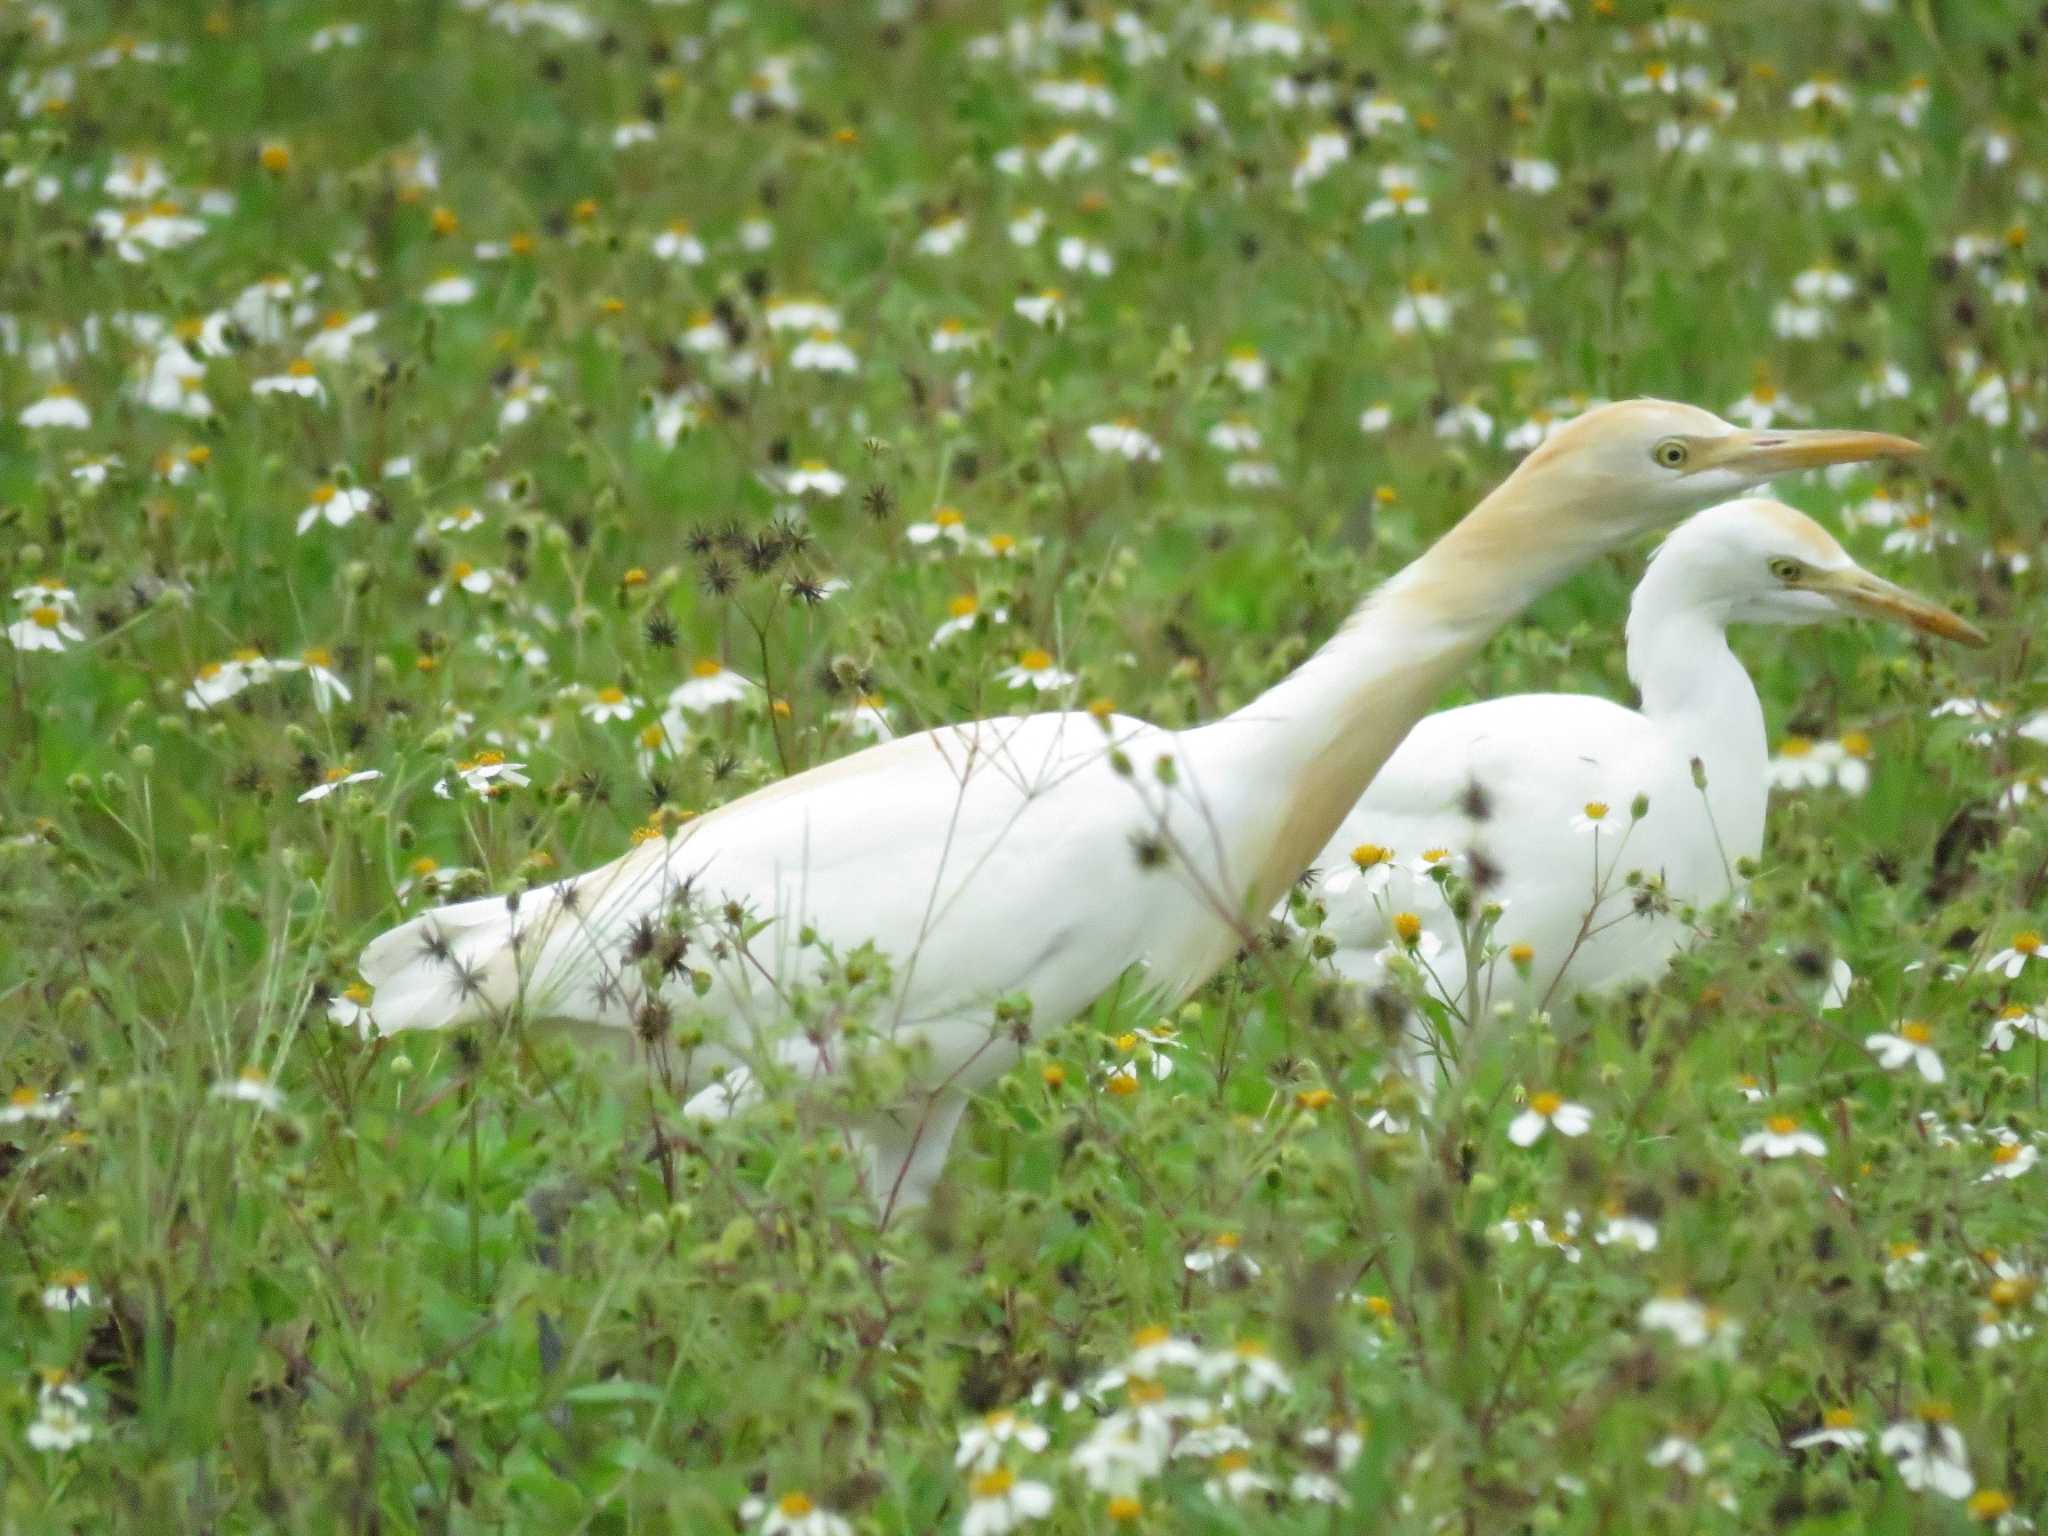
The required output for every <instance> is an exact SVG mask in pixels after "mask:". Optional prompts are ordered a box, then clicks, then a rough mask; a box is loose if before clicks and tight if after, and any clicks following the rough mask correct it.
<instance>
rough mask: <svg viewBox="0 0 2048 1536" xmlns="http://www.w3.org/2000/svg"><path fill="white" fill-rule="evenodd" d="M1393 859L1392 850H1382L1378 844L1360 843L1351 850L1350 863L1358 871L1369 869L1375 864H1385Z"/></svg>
mask: <svg viewBox="0 0 2048 1536" xmlns="http://www.w3.org/2000/svg"><path fill="white" fill-rule="evenodd" d="M1393 857H1394V850H1393V849H1391V848H1382V847H1381V846H1380V845H1379V844H1378V843H1360V844H1359V845H1358V846H1357V847H1356V848H1354V849H1352V850H1351V862H1352V863H1354V864H1356V865H1357V866H1358V867H1359V868H1360V869H1371V868H1372V867H1373V865H1375V864H1385V863H1387V862H1388V861H1389V860H1390V859H1392V858H1393Z"/></svg>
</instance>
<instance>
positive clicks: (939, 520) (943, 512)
mask: <svg viewBox="0 0 2048 1536" xmlns="http://www.w3.org/2000/svg"><path fill="white" fill-rule="evenodd" d="M932 521H933V522H934V523H936V524H937V525H938V526H939V527H941V528H958V527H960V526H962V525H963V524H964V523H965V522H966V521H967V519H966V518H964V517H962V516H961V515H960V509H959V508H958V507H941V508H939V510H938V511H936V512H934V513H933V514H932Z"/></svg>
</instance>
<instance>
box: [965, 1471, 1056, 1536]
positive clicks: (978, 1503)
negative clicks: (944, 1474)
mask: <svg viewBox="0 0 2048 1536" xmlns="http://www.w3.org/2000/svg"><path fill="white" fill-rule="evenodd" d="M967 1500H968V1502H967V1513H966V1514H965V1515H964V1516H963V1517H962V1518H961V1521H960V1536H1006V1533H1007V1532H1010V1531H1014V1530H1016V1529H1017V1527H1019V1526H1020V1525H1023V1524H1024V1523H1025V1522H1026V1521H1030V1520H1042V1519H1044V1518H1045V1517H1046V1516H1047V1515H1049V1514H1051V1513H1052V1506H1053V1496H1052V1489H1051V1487H1050V1486H1048V1485H1047V1484H1045V1483H1040V1482H1034V1481H1032V1480H1031V1479H1029V1478H1019V1477H1018V1476H1017V1474H1016V1473H1014V1472H1012V1471H1011V1470H1010V1469H1009V1468H1008V1467H992V1468H990V1469H989V1470H988V1471H986V1472H982V1473H980V1474H978V1475H977V1476H975V1477H974V1478H973V1479H972V1480H971V1481H970V1482H969V1483H968V1485H967Z"/></svg>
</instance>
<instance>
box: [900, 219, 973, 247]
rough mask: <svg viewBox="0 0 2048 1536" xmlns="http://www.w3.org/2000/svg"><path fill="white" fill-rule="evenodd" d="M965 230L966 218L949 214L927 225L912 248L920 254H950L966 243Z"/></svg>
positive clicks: (966, 226) (966, 225)
mask: <svg viewBox="0 0 2048 1536" xmlns="http://www.w3.org/2000/svg"><path fill="white" fill-rule="evenodd" d="M967 232H968V223H967V220H966V219H964V218H962V217H961V216H960V215H959V214H957V213H956V214H950V215H948V216H947V217H945V218H943V219H940V220H939V221H938V222H937V223H936V224H931V225H928V226H927V227H926V228H925V229H924V231H923V232H922V233H921V234H919V235H918V237H917V241H916V243H915V245H914V246H913V247H912V249H914V250H915V251H916V252H917V254H918V255H920V256H950V255H952V254H953V253H954V252H955V251H957V250H959V249H960V247H961V246H963V245H965V244H966V243H967Z"/></svg>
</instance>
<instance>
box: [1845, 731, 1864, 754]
mask: <svg viewBox="0 0 2048 1536" xmlns="http://www.w3.org/2000/svg"><path fill="white" fill-rule="evenodd" d="M1842 750H1843V751H1844V752H1846V753H1848V754H1849V755H1850V756H1851V757H1868V756H1870V738H1869V737H1868V736H1866V735H1864V734H1863V733H1862V732H1861V731H1845V732H1843V733H1842Z"/></svg>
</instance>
